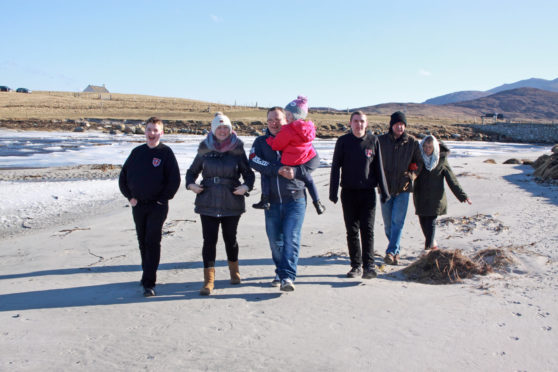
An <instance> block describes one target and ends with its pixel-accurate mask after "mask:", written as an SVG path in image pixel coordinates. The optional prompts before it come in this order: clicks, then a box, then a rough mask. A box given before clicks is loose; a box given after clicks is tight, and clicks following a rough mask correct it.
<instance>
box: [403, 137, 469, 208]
mask: <svg viewBox="0 0 558 372" xmlns="http://www.w3.org/2000/svg"><path fill="white" fill-rule="evenodd" d="M448 155H449V149H448V148H447V147H446V146H445V145H444V144H443V143H441V142H440V160H439V161H438V165H436V167H435V168H434V169H432V170H431V171H429V170H427V169H426V168H423V169H422V170H421V172H420V173H419V175H418V177H417V179H416V180H415V189H414V191H413V201H414V203H415V213H416V214H417V215H419V216H440V215H442V214H446V213H447V209H448V208H447V207H448V203H447V200H446V193H445V191H444V180H446V182H447V183H448V186H449V187H450V189H451V191H452V192H453V194H454V195H455V197H456V198H457V199H458V200H459V201H460V202H464V201H465V200H467V194H465V191H463V189H462V188H461V186H460V185H459V182H458V181H457V178H456V177H455V175H454V174H453V172H452V170H451V167H450V166H449V163H448V159H447V157H448Z"/></svg>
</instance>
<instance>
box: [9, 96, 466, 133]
mask: <svg viewBox="0 0 558 372" xmlns="http://www.w3.org/2000/svg"><path fill="white" fill-rule="evenodd" d="M400 106H401V105H399V106H398V104H391V105H385V108H384V109H382V110H380V111H381V112H370V113H369V114H368V119H369V122H370V123H371V124H373V125H374V124H376V125H385V124H387V122H388V121H389V114H390V113H391V112H393V111H395V110H397V109H398V107H400ZM410 108H411V110H412V111H411V110H409V112H408V121H409V123H413V124H421V125H448V124H453V123H456V122H469V123H472V122H474V121H475V119H476V118H475V117H474V116H472V115H469V113H463V112H457V113H456V112H453V111H447V112H446V111H444V110H443V109H440V108H439V107H432V108H429V107H425V108H420V110H419V109H415V105H413V106H410ZM216 111H223V112H224V113H226V114H227V115H228V116H229V117H230V118H231V120H233V121H243V122H247V123H250V122H252V121H265V116H266V115H265V114H266V108H256V107H245V106H229V105H222V104H214V103H210V102H202V101H196V100H191V99H183V98H166V97H154V96H145V95H132V94H118V93H74V92H47V91H34V92H33V93H31V94H22V93H15V92H8V93H5V92H2V93H0V119H4V120H33V119H37V120H51V119H56V120H64V119H81V118H115V119H146V118H148V117H150V116H159V117H161V118H163V119H168V120H201V121H204V122H209V121H211V119H212V117H213V113H214V112H216ZM310 117H311V119H312V120H313V121H314V122H315V123H316V124H317V125H318V126H323V125H326V126H328V125H336V124H337V123H343V124H347V123H348V120H349V114H348V113H338V112H336V113H328V112H323V111H322V112H311V113H310Z"/></svg>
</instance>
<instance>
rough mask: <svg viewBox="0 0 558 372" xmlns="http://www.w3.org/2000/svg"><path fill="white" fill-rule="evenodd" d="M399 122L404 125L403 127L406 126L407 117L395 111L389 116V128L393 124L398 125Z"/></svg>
mask: <svg viewBox="0 0 558 372" xmlns="http://www.w3.org/2000/svg"><path fill="white" fill-rule="evenodd" d="M399 122H402V123H403V124H405V126H407V117H406V116H405V114H404V113H402V112H401V111H396V112H394V113H393V114H391V119H390V121H389V127H390V128H391V126H392V125H393V124H395V123H399Z"/></svg>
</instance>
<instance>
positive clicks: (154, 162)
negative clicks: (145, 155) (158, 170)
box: [152, 158, 161, 167]
mask: <svg viewBox="0 0 558 372" xmlns="http://www.w3.org/2000/svg"><path fill="white" fill-rule="evenodd" d="M152 164H153V166H154V167H158V166H159V165H160V164H161V159H159V158H153V163H152Z"/></svg>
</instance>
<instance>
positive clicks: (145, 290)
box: [143, 287, 155, 297]
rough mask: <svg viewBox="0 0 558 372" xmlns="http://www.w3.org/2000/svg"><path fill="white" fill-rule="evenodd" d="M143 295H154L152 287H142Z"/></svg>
mask: <svg viewBox="0 0 558 372" xmlns="http://www.w3.org/2000/svg"><path fill="white" fill-rule="evenodd" d="M143 296H144V297H153V296H155V290H154V289H153V287H143Z"/></svg>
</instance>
